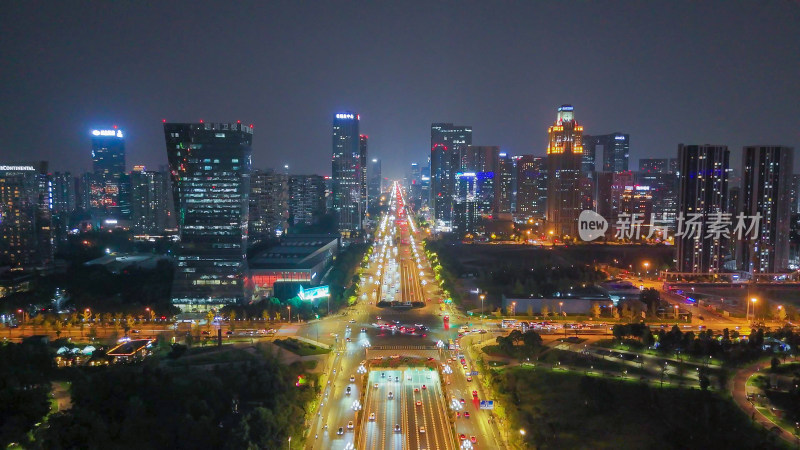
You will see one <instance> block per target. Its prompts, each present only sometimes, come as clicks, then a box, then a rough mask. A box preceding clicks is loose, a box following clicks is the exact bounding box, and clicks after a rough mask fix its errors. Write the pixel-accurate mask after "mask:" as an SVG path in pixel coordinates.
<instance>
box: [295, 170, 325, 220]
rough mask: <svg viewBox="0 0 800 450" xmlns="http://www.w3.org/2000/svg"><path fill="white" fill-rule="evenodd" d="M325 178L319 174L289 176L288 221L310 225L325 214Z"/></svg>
mask: <svg viewBox="0 0 800 450" xmlns="http://www.w3.org/2000/svg"><path fill="white" fill-rule="evenodd" d="M325 208H326V206H325V178H324V177H322V176H320V175H290V176H289V223H291V224H292V225H311V224H314V223H316V222H318V221H319V218H320V217H321V216H323V215H324V214H325V212H326V211H325Z"/></svg>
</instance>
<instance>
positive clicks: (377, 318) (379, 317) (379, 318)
mask: <svg viewBox="0 0 800 450" xmlns="http://www.w3.org/2000/svg"><path fill="white" fill-rule="evenodd" d="M375 320H381V316H378V317H376V318H375ZM398 426H400V425H398Z"/></svg>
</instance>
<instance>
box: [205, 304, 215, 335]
mask: <svg viewBox="0 0 800 450" xmlns="http://www.w3.org/2000/svg"><path fill="white" fill-rule="evenodd" d="M213 322H214V311H213V310H210V309H209V310H208V312H207V313H206V329H207V330H209V331H210V330H211V324H212V323H213Z"/></svg>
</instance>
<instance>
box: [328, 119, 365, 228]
mask: <svg viewBox="0 0 800 450" xmlns="http://www.w3.org/2000/svg"><path fill="white" fill-rule="evenodd" d="M359 120H360V117H359V115H358V114H356V113H353V112H349V111H348V112H340V113H336V114H335V115H334V116H333V155H332V159H331V191H332V197H333V198H332V203H331V207H332V208H333V212H334V213H335V214H336V217H337V221H338V224H339V225H338V226H339V231H340V232H341V233H342V234H343V236H344V237H350V236H352V235H355V234H357V233H358V232H359V231H360V230H361V218H362V215H363V208H362V195H363V192H362V179H363V176H364V173H363V171H362V169H361V136H360V135H359V134H358V123H359ZM364 155H365V157H366V139H364Z"/></svg>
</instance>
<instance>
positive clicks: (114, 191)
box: [89, 127, 130, 219]
mask: <svg viewBox="0 0 800 450" xmlns="http://www.w3.org/2000/svg"><path fill="white" fill-rule="evenodd" d="M91 134H92V175H91V181H90V182H91V187H90V190H91V197H90V200H89V203H90V210H91V212H92V214H93V215H95V216H96V217H95V218H97V219H100V218H114V219H127V218H129V215H130V204H129V203H127V202H126V200H128V199H129V197H127V196H125V195H124V194H125V193H126V192H127V189H126V187H125V186H123V185H122V184H123V183H124V182H125V181H126V177H125V136H124V134H123V132H122V130H120V129H118V128H116V127H114V128H113V129H109V130H92V133H91ZM126 203H127V204H126ZM126 214H127V215H126Z"/></svg>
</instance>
